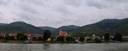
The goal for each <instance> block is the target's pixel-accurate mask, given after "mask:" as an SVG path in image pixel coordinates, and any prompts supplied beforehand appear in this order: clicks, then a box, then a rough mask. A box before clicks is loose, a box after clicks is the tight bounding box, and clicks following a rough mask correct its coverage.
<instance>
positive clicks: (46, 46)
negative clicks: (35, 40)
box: [43, 43, 50, 51]
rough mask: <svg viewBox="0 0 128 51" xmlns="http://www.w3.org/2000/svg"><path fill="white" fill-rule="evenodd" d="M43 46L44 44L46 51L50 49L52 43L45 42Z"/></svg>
mask: <svg viewBox="0 0 128 51" xmlns="http://www.w3.org/2000/svg"><path fill="white" fill-rule="evenodd" d="M43 46H44V47H43V49H44V50H46V51H48V49H49V48H50V44H47V43H46V44H43Z"/></svg>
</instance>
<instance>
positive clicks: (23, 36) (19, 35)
mask: <svg viewBox="0 0 128 51" xmlns="http://www.w3.org/2000/svg"><path fill="white" fill-rule="evenodd" d="M16 37H17V40H26V39H27V36H25V35H24V34H22V33H18V34H17V35H16Z"/></svg>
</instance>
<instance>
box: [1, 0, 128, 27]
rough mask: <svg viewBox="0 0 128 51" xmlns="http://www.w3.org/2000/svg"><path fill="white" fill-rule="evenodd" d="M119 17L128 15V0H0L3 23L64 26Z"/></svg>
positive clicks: (122, 17)
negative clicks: (21, 22) (17, 22)
mask: <svg viewBox="0 0 128 51" xmlns="http://www.w3.org/2000/svg"><path fill="white" fill-rule="evenodd" d="M115 18H116V19H124V18H128V0H0V23H11V22H15V21H24V22H26V23H29V24H32V25H35V26H50V27H60V26H63V25H78V26H83V25H87V24H92V23H95V22H98V21H101V20H103V19H115Z"/></svg>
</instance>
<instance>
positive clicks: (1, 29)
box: [0, 21, 43, 34]
mask: <svg viewBox="0 0 128 51" xmlns="http://www.w3.org/2000/svg"><path fill="white" fill-rule="evenodd" d="M19 32H22V33H41V34H43V30H42V29H40V28H38V27H35V26H33V25H30V24H27V23H25V22H20V21H18V22H13V23H10V24H5V25H0V33H19Z"/></svg>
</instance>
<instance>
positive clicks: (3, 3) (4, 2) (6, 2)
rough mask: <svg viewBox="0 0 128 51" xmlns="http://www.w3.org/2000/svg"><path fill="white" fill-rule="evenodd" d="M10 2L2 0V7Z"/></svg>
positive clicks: (0, 3) (0, 1)
mask: <svg viewBox="0 0 128 51" xmlns="http://www.w3.org/2000/svg"><path fill="white" fill-rule="evenodd" d="M9 2H10V1H9V0H0V5H7V4H8V3H9Z"/></svg>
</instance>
